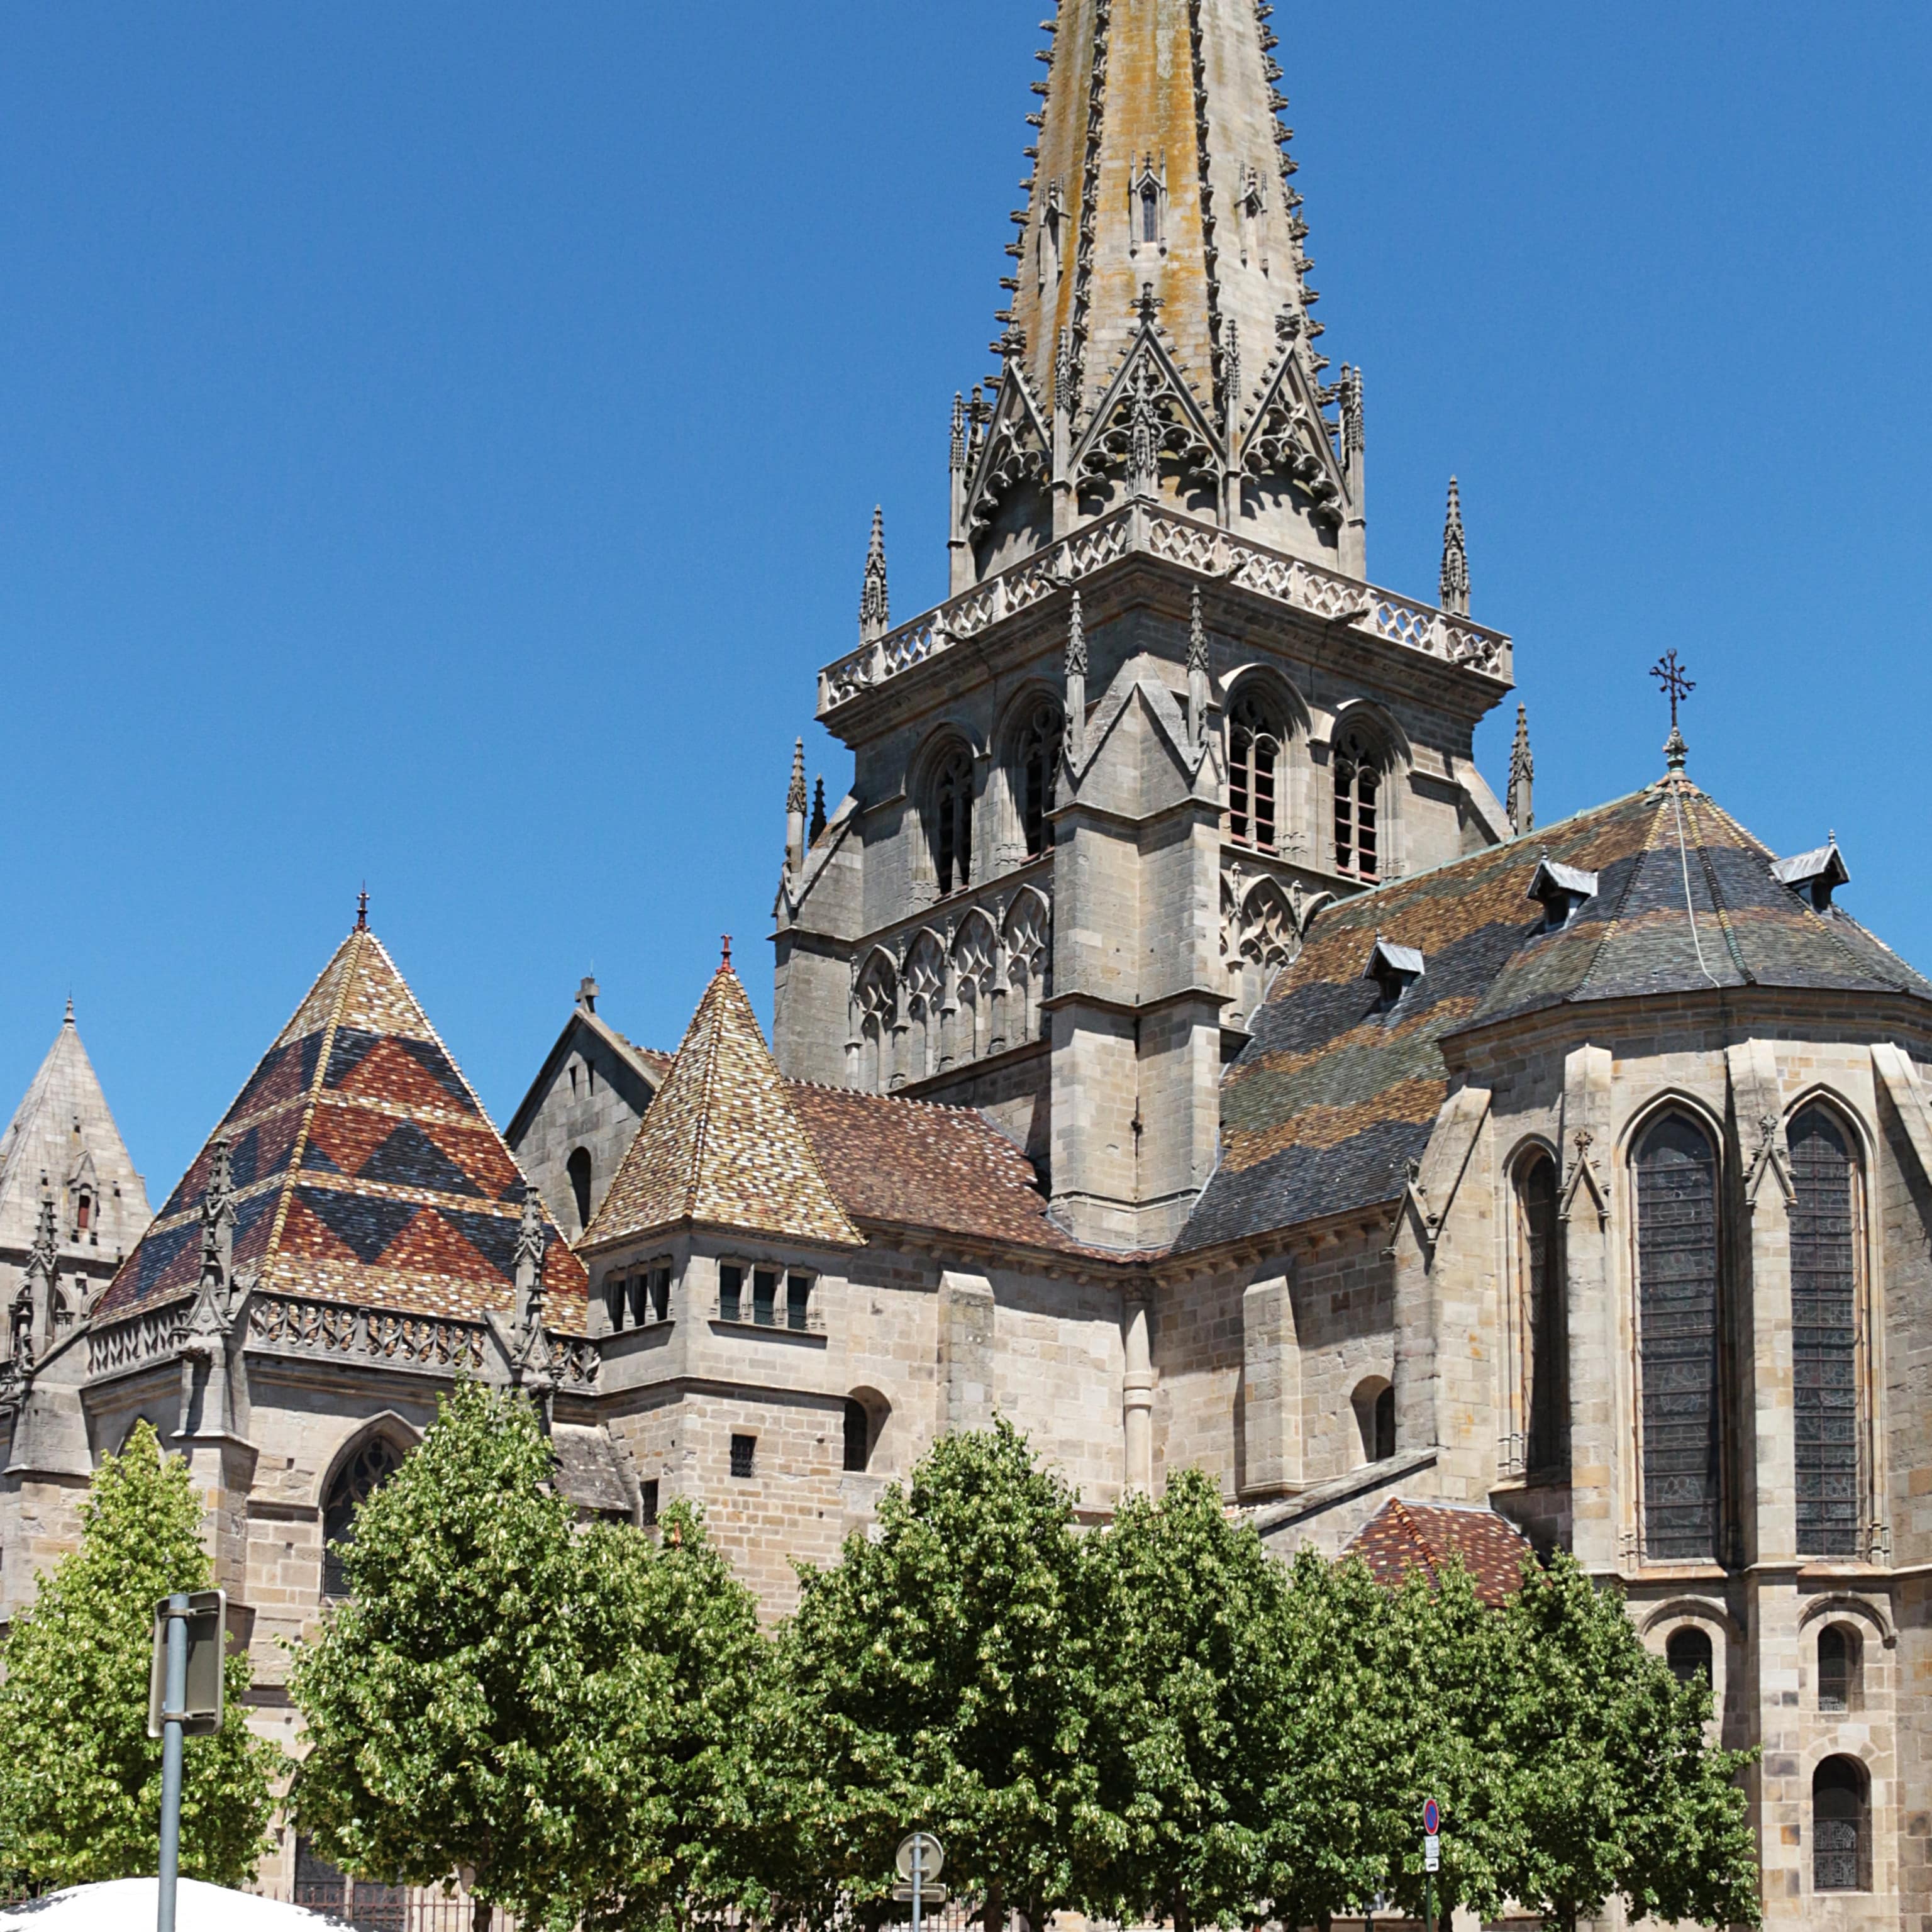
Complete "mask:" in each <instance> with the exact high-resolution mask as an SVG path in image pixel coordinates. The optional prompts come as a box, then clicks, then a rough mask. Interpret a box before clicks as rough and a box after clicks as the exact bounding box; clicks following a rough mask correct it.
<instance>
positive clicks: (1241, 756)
mask: <svg viewBox="0 0 1932 1932" xmlns="http://www.w3.org/2000/svg"><path fill="white" fill-rule="evenodd" d="M1286 735H1287V734H1286V732H1285V731H1284V730H1283V727H1282V723H1281V719H1280V716H1279V715H1278V714H1277V712H1275V711H1274V709H1272V708H1271V707H1270V706H1268V705H1267V704H1265V703H1263V702H1262V700H1261V698H1260V697H1258V696H1256V695H1255V694H1253V693H1252V692H1244V693H1243V694H1242V695H1241V697H1238V699H1237V700H1235V708H1234V710H1233V712H1232V714H1231V715H1230V716H1229V720H1228V832H1229V836H1230V837H1231V838H1233V839H1234V841H1235V843H1236V844H1240V845H1253V846H1256V847H1259V849H1260V850H1262V851H1264V852H1272V851H1274V850H1277V847H1279V846H1280V843H1281V790H1280V787H1281V752H1282V745H1283V741H1284V739H1285V738H1286Z"/></svg>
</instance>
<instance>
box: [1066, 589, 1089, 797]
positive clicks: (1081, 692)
mask: <svg viewBox="0 0 1932 1932" xmlns="http://www.w3.org/2000/svg"><path fill="white" fill-rule="evenodd" d="M1066 670H1067V736H1066V745H1067V757H1068V758H1069V759H1070V760H1071V761H1072V763H1073V765H1074V766H1075V768H1076V770H1077V769H1078V768H1079V766H1081V765H1082V764H1083V763H1085V761H1086V757H1087V626H1086V623H1085V620H1084V619H1083V617H1082V613H1081V609H1080V593H1079V591H1077V590H1076V591H1075V592H1074V593H1073V607H1072V608H1071V609H1070V610H1069V611H1068V612H1067V665H1066Z"/></svg>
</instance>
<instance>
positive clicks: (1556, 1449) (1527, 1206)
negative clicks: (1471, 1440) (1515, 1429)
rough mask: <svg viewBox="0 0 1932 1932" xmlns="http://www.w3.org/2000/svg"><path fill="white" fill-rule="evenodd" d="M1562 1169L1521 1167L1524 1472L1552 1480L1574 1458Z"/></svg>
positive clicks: (1542, 1161)
mask: <svg viewBox="0 0 1932 1932" xmlns="http://www.w3.org/2000/svg"><path fill="white" fill-rule="evenodd" d="M1556 1196H1557V1187H1556V1163H1555V1162H1554V1161H1553V1160H1551V1159H1550V1157H1549V1155H1547V1154H1544V1153H1542V1152H1541V1151H1538V1152H1536V1153H1534V1154H1531V1155H1530V1156H1529V1157H1528V1159H1527V1160H1525V1161H1524V1162H1523V1164H1522V1165H1521V1166H1520V1167H1519V1168H1518V1169H1517V1175H1516V1261H1517V1321H1516V1334H1517V1337H1518V1338H1519V1340H1518V1349H1519V1355H1518V1375H1517V1385H1518V1393H1517V1401H1518V1403H1519V1404H1520V1409H1519V1413H1520V1415H1521V1417H1522V1418H1523V1420H1522V1424H1521V1427H1522V1430H1523V1444H1522V1451H1521V1454H1522V1466H1523V1469H1524V1470H1525V1471H1526V1473H1527V1474H1529V1475H1532V1476H1534V1475H1549V1474H1553V1473H1555V1472H1557V1471H1559V1470H1561V1469H1563V1468H1564V1467H1565V1466H1566V1465H1567V1464H1568V1461H1569V1460H1570V1457H1569V1398H1568V1388H1569V1336H1568V1324H1567V1323H1566V1322H1565V1319H1564V1316H1565V1307H1564V1281H1563V1256H1562V1223H1561V1222H1560V1220H1559V1218H1558V1216H1557V1200H1556Z"/></svg>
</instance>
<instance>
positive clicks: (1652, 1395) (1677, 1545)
mask: <svg viewBox="0 0 1932 1932" xmlns="http://www.w3.org/2000/svg"><path fill="white" fill-rule="evenodd" d="M1636 1194H1637V1332H1638V1355H1639V1371H1640V1375H1641V1377H1642V1381H1643V1545H1644V1554H1645V1556H1646V1557H1647V1558H1648V1559H1649V1560H1650V1561H1651V1562H1654V1563H1709V1562H1712V1561H1714V1560H1715V1559H1716V1558H1717V1557H1718V1555H1719V1550H1718V1526H1719V1512H1720V1508H1721V1502H1722V1494H1723V1483H1722V1478H1721V1446H1722V1433H1723V1418H1722V1413H1721V1405H1720V1400H1719V1387H1718V1360H1719V1342H1718V1160H1717V1153H1716V1150H1715V1148H1713V1147H1712V1144H1711V1140H1710V1137H1709V1136H1708V1135H1707V1134H1706V1133H1704V1131H1703V1130H1702V1129H1701V1128H1700V1127H1697V1125H1696V1124H1694V1123H1693V1122H1692V1121H1689V1120H1687V1119H1686V1118H1685V1117H1684V1116H1683V1115H1681V1114H1667V1115H1664V1118H1662V1119H1661V1121H1658V1123H1657V1124H1656V1125H1655V1127H1652V1128H1651V1129H1650V1130H1649V1132H1648V1133H1646V1135H1645V1136H1644V1137H1643V1141H1642V1142H1641V1143H1640V1145H1639V1147H1638V1149H1637V1162H1636Z"/></svg>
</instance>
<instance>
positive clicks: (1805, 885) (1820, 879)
mask: <svg viewBox="0 0 1932 1932" xmlns="http://www.w3.org/2000/svg"><path fill="white" fill-rule="evenodd" d="M1771 876H1772V877H1773V878H1774V879H1775V880H1777V881H1778V883H1779V884H1780V885H1781V886H1790V888H1791V889H1792V890H1793V892H1796V893H1797V894H1798V895H1799V897H1800V898H1805V899H1808V900H1809V901H1811V910H1813V911H1814V912H1829V911H1830V910H1832V894H1833V893H1834V892H1836V891H1837V890H1838V888H1839V887H1840V886H1845V885H1849V884H1850V883H1851V879H1852V875H1851V874H1850V873H1849V871H1847V870H1846V866H1845V860H1844V855H1843V853H1841V852H1840V850H1838V835H1837V834H1836V833H1834V834H1833V835H1832V839H1831V841H1830V842H1829V844H1824V845H1820V847H1818V849H1817V850H1816V851H1815V852H1801V853H1799V854H1798V856H1797V857H1796V858H1795V859H1774V860H1773V861H1772V868H1771Z"/></svg>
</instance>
